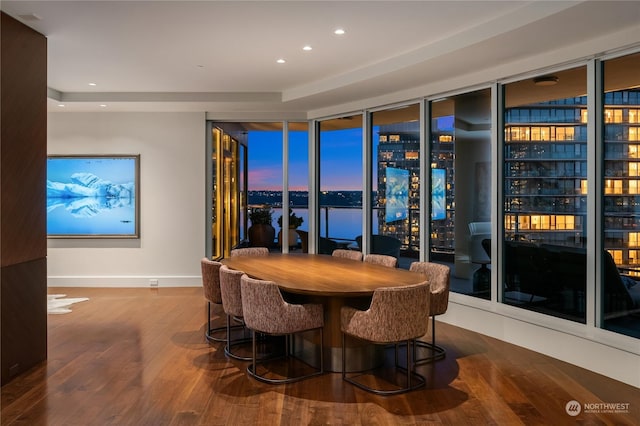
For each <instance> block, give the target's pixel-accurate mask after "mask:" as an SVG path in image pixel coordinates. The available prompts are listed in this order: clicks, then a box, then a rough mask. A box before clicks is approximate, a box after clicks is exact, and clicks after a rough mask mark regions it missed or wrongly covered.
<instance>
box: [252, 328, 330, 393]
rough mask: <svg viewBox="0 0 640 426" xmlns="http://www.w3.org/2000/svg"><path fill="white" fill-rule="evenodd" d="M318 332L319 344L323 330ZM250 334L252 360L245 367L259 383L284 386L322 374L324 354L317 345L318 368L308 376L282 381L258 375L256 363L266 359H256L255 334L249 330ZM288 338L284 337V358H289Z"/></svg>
mask: <svg viewBox="0 0 640 426" xmlns="http://www.w3.org/2000/svg"><path fill="white" fill-rule="evenodd" d="M318 330H319V331H320V342H323V341H324V330H323V329H322V328H319V329H318ZM307 331H308V330H307ZM251 334H252V342H253V343H252V360H251V364H249V365H248V366H247V374H249V375H250V376H251V377H253V378H254V379H256V380H259V381H261V382H265V383H270V384H284V383H293V382H297V381H300V380H303V379H308V378H310V377H314V376H319V375H321V374H324V354H323V350H322V344H320V345H318V347H319V350H320V368H319V369H317V370H316V371H314V372H313V373H310V374H304V375H301V376H295V377H287V378H284V379H270V378H268V377H265V376H263V375H261V374H258V370H257V369H258V367H257V364H258V361H260V362H261V363H264V362H265V361H266V359H261V360H259V359H257V357H256V337H255V335H256V332H255V331H254V330H251ZM290 337H291V335H285V346H286V350H285V354H284V358H289V357H290V353H289V352H290V350H289V345H290ZM291 357H292V358H295V356H293V355H292V356H291ZM276 358H282V357H276ZM273 359H274V358H268V360H273Z"/></svg>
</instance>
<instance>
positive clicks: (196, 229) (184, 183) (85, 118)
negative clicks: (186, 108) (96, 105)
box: [47, 112, 206, 287]
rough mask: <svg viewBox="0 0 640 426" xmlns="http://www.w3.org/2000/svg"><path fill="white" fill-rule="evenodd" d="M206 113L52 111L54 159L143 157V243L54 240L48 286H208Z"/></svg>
mask: <svg viewBox="0 0 640 426" xmlns="http://www.w3.org/2000/svg"><path fill="white" fill-rule="evenodd" d="M205 145H206V121H205V114H204V113H109V112H103V113H50V114H49V116H48V147H47V151H48V153H49V154H140V239H135V240H132V239H88V240H84V239H49V245H48V247H49V248H48V252H47V258H48V260H47V265H48V285H49V286H50V287H51V286H81V287H92V286H96V287H98V286H100V287H148V286H149V279H151V278H155V279H158V283H159V286H160V287H165V286H173V287H175V286H189V285H194V286H198V285H201V278H200V259H201V258H202V257H203V256H204V255H205V238H206V232H205V195H206V194H205V167H206V146H205Z"/></svg>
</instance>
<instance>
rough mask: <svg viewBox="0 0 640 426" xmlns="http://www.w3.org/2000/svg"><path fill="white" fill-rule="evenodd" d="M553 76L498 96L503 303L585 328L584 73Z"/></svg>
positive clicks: (515, 85) (613, 185)
mask: <svg viewBox="0 0 640 426" xmlns="http://www.w3.org/2000/svg"><path fill="white" fill-rule="evenodd" d="M554 76H555V77H557V78H556V79H555V80H557V81H556V83H555V84H548V79H547V84H541V82H542V79H540V80H538V79H527V80H522V81H518V82H515V83H511V84H508V85H506V86H505V90H504V92H505V107H506V108H505V111H504V122H505V129H504V131H505V144H504V161H505V163H504V249H503V260H504V262H503V263H504V283H503V290H504V292H503V298H502V300H503V302H504V303H507V304H510V305H514V306H518V307H522V308H524V309H530V310H535V311H538V312H542V313H545V314H549V315H553V316H558V317H561V318H565V319H569V320H572V321H577V322H583V323H584V322H585V321H586V316H585V315H586V314H585V308H586V301H585V299H586V298H585V290H586V270H587V269H586V238H587V232H586V223H587V221H586V219H587V216H586V215H587V210H586V202H587V199H586V195H587V185H586V179H587V128H586V125H587V114H586V108H587V97H586V68H585V67H580V68H575V69H570V70H566V71H562V72H558V73H555V74H554ZM552 80H553V79H552ZM612 116H613V117H615V113H612ZM617 185H618V184H617V183H616V182H615V181H614V180H612V181H611V182H610V187H611V189H612V190H613V191H615V190H616V187H617Z"/></svg>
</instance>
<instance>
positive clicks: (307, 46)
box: [302, 45, 313, 50]
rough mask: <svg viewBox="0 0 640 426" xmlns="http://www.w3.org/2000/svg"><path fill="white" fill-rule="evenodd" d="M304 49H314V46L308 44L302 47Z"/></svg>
mask: <svg viewBox="0 0 640 426" xmlns="http://www.w3.org/2000/svg"><path fill="white" fill-rule="evenodd" d="M302 50H313V47H311V46H309V45H306V46H305V47H303V48H302Z"/></svg>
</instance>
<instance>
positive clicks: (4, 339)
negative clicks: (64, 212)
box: [0, 13, 47, 385]
mask: <svg viewBox="0 0 640 426" xmlns="http://www.w3.org/2000/svg"><path fill="white" fill-rule="evenodd" d="M0 28H1V31H2V33H1V36H0V40H1V52H2V57H1V58H0V60H1V64H2V71H1V75H0V84H1V87H0V92H1V105H0V111H1V124H2V125H1V128H2V130H1V132H0V133H1V139H0V162H1V164H0V192H1V195H0V198H1V199H0V210H1V211H0V263H1V266H2V273H1V275H0V280H1V286H0V291H1V293H0V300H1V306H0V310H1V311H2V315H1V321H2V322H1V323H0V327H1V332H0V335H1V341H0V345H1V354H0V357H1V373H2V375H1V382H2V384H3V385H4V384H5V383H7V382H8V381H9V380H10V379H11V378H12V377H14V376H16V375H17V374H19V373H21V372H23V371H25V370H27V369H29V368H30V367H32V366H34V365H35V364H37V363H39V362H41V361H44V360H45V359H46V357H47V310H46V299H47V263H46V262H47V260H46V256H47V234H46V232H47V230H46V168H47V162H46V161H47V39H46V38H45V37H44V36H43V35H42V34H40V33H38V32H36V31H34V30H32V29H31V28H29V27H27V26H26V25H23V24H22V23H20V22H18V21H16V20H15V19H13V18H12V17H10V16H8V15H6V14H5V13H2V21H1V27H0Z"/></svg>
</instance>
